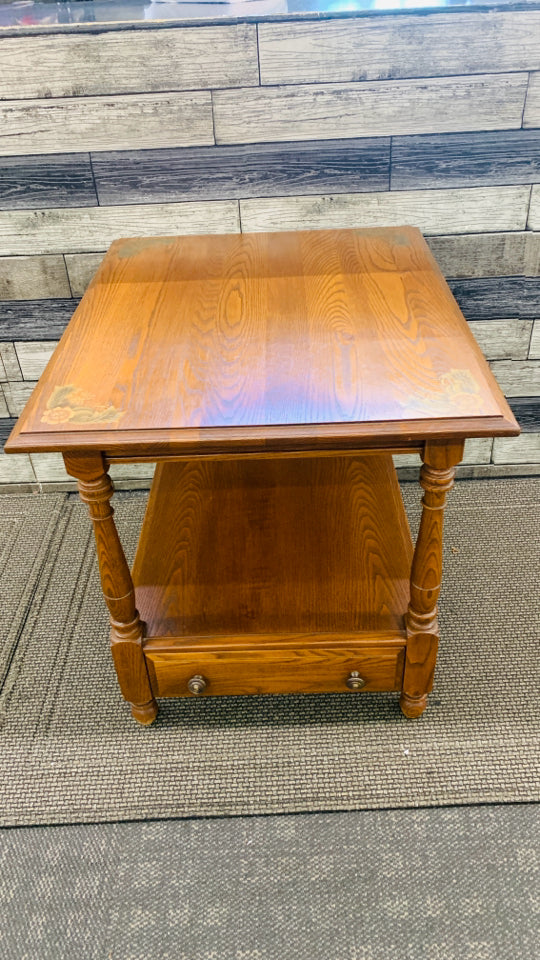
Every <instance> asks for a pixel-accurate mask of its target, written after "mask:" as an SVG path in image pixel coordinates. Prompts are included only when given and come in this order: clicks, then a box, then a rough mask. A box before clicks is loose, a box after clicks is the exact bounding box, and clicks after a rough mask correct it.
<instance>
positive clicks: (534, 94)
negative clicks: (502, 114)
mask: <svg viewBox="0 0 540 960" xmlns="http://www.w3.org/2000/svg"><path fill="white" fill-rule="evenodd" d="M523 126H524V127H540V72H539V73H531V76H530V79H529V87H528V90H527V99H526V101H525V111H524V113H523Z"/></svg>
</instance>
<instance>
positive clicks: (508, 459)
mask: <svg viewBox="0 0 540 960" xmlns="http://www.w3.org/2000/svg"><path fill="white" fill-rule="evenodd" d="M493 463H540V431H539V432H538V433H522V434H521V436H520V437H496V438H495V440H494V443H493Z"/></svg>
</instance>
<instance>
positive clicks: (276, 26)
mask: <svg viewBox="0 0 540 960" xmlns="http://www.w3.org/2000/svg"><path fill="white" fill-rule="evenodd" d="M259 56H260V64H261V83H263V84H278V83H279V84H283V83H325V82H336V81H350V80H375V79H381V80H384V79H389V78H391V77H400V78H403V77H433V76H444V75H447V74H465V73H486V72H488V71H490V70H493V69H496V70H497V71H498V72H504V71H506V70H508V71H513V70H536V69H539V68H540V11H538V10H531V11H527V12H517V11H512V12H511V13H507V12H496V13H494V12H490V13H472V14H471V13H455V12H451V13H437V14H431V15H418V16H396V15H393V16H391V17H380V16H378V17H365V18H364V17H363V18H361V19H360V18H359V19H357V20H349V19H347V20H333V21H325V20H323V21H319V22H308V23H261V24H260V25H259Z"/></svg>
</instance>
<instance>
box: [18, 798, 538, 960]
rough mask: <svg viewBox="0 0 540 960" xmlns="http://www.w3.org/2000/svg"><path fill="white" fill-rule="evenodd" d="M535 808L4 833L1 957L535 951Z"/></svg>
mask: <svg viewBox="0 0 540 960" xmlns="http://www.w3.org/2000/svg"><path fill="white" fill-rule="evenodd" d="M539 837H540V814H539V810H538V807H536V806H535V805H527V804H523V805H507V806H504V807H491V806H483V807H478V808H467V807H461V808H451V809H441V808H432V809H425V810H395V811H383V810H365V811H361V812H358V813H348V814H339V813H337V814H313V815H297V816H283V817H249V818H245V817H244V818H231V819H217V820H183V821H182V820H180V821H161V822H153V823H117V824H99V825H86V824H85V825H81V826H70V827H51V828H34V829H30V828H26V829H13V830H4V831H3V832H2V833H1V834H0V901H2V903H3V904H4V913H3V921H2V924H0V953H1V956H2V958H3V960H81V958H84V960H149V958H159V960H397V958H400V960H537V958H538V956H539V944H540V925H539V917H540V911H539V908H540V900H539V891H540V883H539V866H540V844H539Z"/></svg>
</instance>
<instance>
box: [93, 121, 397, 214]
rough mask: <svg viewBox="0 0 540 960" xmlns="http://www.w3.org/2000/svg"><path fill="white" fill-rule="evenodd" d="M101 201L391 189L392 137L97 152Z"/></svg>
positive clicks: (212, 198)
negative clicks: (390, 138)
mask: <svg viewBox="0 0 540 960" xmlns="http://www.w3.org/2000/svg"><path fill="white" fill-rule="evenodd" d="M92 165H93V170H94V176H95V180H96V187H97V191H98V194H99V200H100V203H101V204H103V205H106V204H115V203H146V202H158V201H159V202H164V201H171V200H197V199H202V200H221V199H229V198H233V197H234V198H238V197H274V196H281V195H283V194H290V193H292V194H306V193H319V192H320V191H328V192H330V193H332V192H336V193H347V192H349V191H351V190H358V191H362V192H366V191H369V190H386V189H388V184H389V180H390V140H389V138H388V137H378V138H376V139H370V138H365V139H361V140H354V139H353V140H322V141H316V142H314V143H311V142H310V143H280V144H271V143H262V144H249V145H248V146H245V145H233V146H213V147H183V148H181V149H176V150H135V151H125V152H122V153H101V154H96V156H95V157H94V158H93V161H92Z"/></svg>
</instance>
